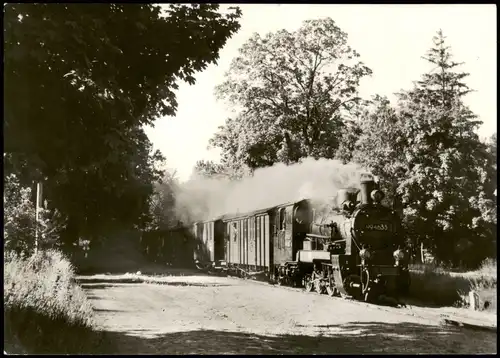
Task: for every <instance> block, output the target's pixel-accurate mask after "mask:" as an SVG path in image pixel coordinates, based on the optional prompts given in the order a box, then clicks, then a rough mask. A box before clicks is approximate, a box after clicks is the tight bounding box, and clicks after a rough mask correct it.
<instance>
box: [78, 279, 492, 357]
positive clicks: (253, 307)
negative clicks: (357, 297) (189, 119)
mask: <svg viewBox="0 0 500 358" xmlns="http://www.w3.org/2000/svg"><path fill="white" fill-rule="evenodd" d="M165 281H169V282H170V284H169V285H158V284H148V283H112V282H95V281H94V282H93V283H90V282H92V281H87V282H88V283H84V284H83V286H84V288H85V289H86V290H87V292H88V294H89V296H90V298H91V300H92V303H93V304H94V307H95V309H96V313H97V323H98V325H99V326H100V327H101V329H103V330H105V331H107V332H108V337H109V338H108V339H109V340H110V341H112V343H113V345H112V346H113V353H118V354H136V353H144V354H224V353H229V354H232V353H238V354H322V353H331V354H334V353H381V352H384V353H496V351H497V349H496V333H494V332H481V331H473V330H468V329H463V328H457V327H451V326H442V325H439V321H438V320H437V319H434V318H432V317H430V316H429V317H427V318H423V317H421V316H416V315H415V316H412V315H409V314H407V312H406V314H405V313H402V312H404V311H402V310H401V309H399V310H398V309H396V308H389V307H379V306H375V305H368V304H364V303H361V304H360V303H353V302H349V301H345V300H335V299H332V298H330V297H328V296H326V295H316V294H312V293H305V292H297V291H294V290H286V289H283V288H280V287H274V286H270V285H262V284H255V283H252V282H246V281H243V280H238V279H233V278H221V277H203V276H200V277H197V276H187V277H171V278H168V279H165ZM186 283H189V284H190V285H189V286H186V285H185V284H186Z"/></svg>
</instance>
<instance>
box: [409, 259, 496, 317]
mask: <svg viewBox="0 0 500 358" xmlns="http://www.w3.org/2000/svg"><path fill="white" fill-rule="evenodd" d="M410 269H411V270H412V271H411V286H410V297H412V298H415V299H417V300H418V301H420V302H422V303H427V304H432V305H438V306H455V307H468V306H469V304H470V302H469V292H471V290H474V291H475V292H476V293H477V294H478V296H479V307H480V309H481V310H487V311H491V312H496V310H497V262H496V261H495V260H486V261H485V262H483V264H482V265H481V267H480V268H479V269H478V270H476V271H470V272H463V273H458V272H448V271H446V270H444V269H442V268H439V267H436V266H433V265H419V266H415V265H414V266H413V267H411V268H410Z"/></svg>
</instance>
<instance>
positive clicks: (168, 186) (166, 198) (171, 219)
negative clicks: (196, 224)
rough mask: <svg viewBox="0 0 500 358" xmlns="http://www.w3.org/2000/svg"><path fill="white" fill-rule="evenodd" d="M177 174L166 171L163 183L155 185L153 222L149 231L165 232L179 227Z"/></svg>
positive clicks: (152, 206)
mask: <svg viewBox="0 0 500 358" xmlns="http://www.w3.org/2000/svg"><path fill="white" fill-rule="evenodd" d="M178 185H179V183H178V179H177V177H176V173H175V172H173V173H170V172H168V171H166V172H165V173H164V176H163V179H162V181H161V182H157V183H155V184H154V191H153V195H152V197H151V200H150V216H151V221H150V222H149V223H148V224H149V225H148V226H147V229H149V230H158V229H159V230H164V229H169V228H172V227H174V226H176V225H177V223H178V220H177V219H178V215H177V213H176V193H177V188H178Z"/></svg>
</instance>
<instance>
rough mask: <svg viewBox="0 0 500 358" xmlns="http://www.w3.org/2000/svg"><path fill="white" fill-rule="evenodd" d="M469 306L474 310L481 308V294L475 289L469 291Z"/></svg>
mask: <svg viewBox="0 0 500 358" xmlns="http://www.w3.org/2000/svg"><path fill="white" fill-rule="evenodd" d="M469 308H470V309H471V310H472V311H478V310H479V295H478V294H477V292H476V291H474V290H472V291H470V292H469Z"/></svg>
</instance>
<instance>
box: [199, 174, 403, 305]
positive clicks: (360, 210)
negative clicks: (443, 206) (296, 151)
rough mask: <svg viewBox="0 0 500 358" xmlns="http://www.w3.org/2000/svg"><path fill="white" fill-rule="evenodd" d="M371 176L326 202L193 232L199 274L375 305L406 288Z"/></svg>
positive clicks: (399, 240)
mask: <svg viewBox="0 0 500 358" xmlns="http://www.w3.org/2000/svg"><path fill="white" fill-rule="evenodd" d="M383 198H384V193H383V192H382V191H381V190H380V189H379V188H378V185H377V184H376V183H375V181H374V178H373V176H371V175H364V176H362V177H361V180H360V189H357V188H345V189H340V190H338V192H337V195H336V196H335V197H333V198H330V200H327V201H325V200H320V201H318V200H313V199H303V200H300V201H297V202H290V203H285V204H281V205H277V206H273V207H269V208H264V209H261V210H256V211H253V212H249V213H245V214H228V215H224V216H221V217H218V218H215V219H213V220H208V221H204V222H198V223H195V224H194V225H193V228H192V230H193V234H194V236H195V238H196V240H197V243H198V244H197V246H196V250H195V262H196V264H197V267H198V268H199V269H208V270H211V271H217V272H220V273H227V274H230V275H237V276H241V277H248V276H259V275H260V276H263V277H265V278H266V279H267V280H269V281H270V282H271V283H276V284H278V285H289V286H295V287H304V288H305V289H306V290H307V291H316V292H318V293H327V294H329V295H331V296H342V297H350V298H354V299H358V300H364V301H375V300H377V298H379V297H381V296H382V295H385V296H393V297H394V296H399V295H400V294H404V293H405V292H406V291H407V290H408V288H409V285H410V275H409V272H408V260H407V253H406V252H405V247H404V233H403V231H402V226H401V220H400V218H399V216H398V215H397V213H396V212H395V211H394V210H392V209H391V208H390V207H388V206H385V205H383V204H382V200H383Z"/></svg>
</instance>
